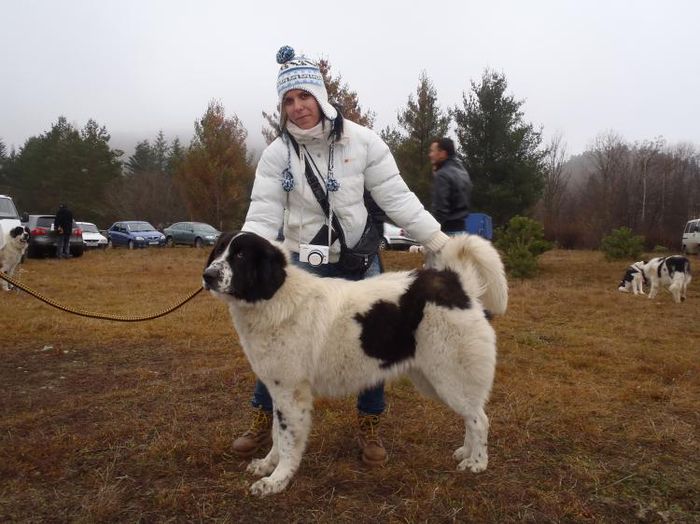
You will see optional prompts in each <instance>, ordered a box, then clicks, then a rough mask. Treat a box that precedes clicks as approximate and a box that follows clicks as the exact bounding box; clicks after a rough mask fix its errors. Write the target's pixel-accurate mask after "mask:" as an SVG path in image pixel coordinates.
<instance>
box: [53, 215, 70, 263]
mask: <svg viewBox="0 0 700 524" xmlns="http://www.w3.org/2000/svg"><path fill="white" fill-rule="evenodd" d="M53 229H54V231H55V232H56V235H58V241H57V243H56V258H70V256H71V254H70V236H71V233H72V231H73V213H72V212H71V210H70V209H68V206H66V204H59V206H58V211H56V217H55V218H54V220H53Z"/></svg>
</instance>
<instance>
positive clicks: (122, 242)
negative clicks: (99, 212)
mask: <svg viewBox="0 0 700 524" xmlns="http://www.w3.org/2000/svg"><path fill="white" fill-rule="evenodd" d="M107 241H108V242H109V245H111V246H113V247H117V246H126V247H128V248H129V249H134V248H137V247H148V246H160V247H162V246H164V245H165V235H164V234H163V233H161V232H160V231H158V230H157V229H156V228H155V227H153V226H152V225H151V224H149V223H148V222H144V221H142V220H124V221H122V222H115V223H114V224H112V227H110V228H109V229H108V230H107Z"/></svg>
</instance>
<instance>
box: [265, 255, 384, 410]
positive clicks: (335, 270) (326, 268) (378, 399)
mask: <svg viewBox="0 0 700 524" xmlns="http://www.w3.org/2000/svg"><path fill="white" fill-rule="evenodd" d="M292 262H293V263H294V264H295V265H296V266H299V267H301V268H302V269H305V270H306V271H308V272H309V273H313V274H314V275H318V276H320V277H323V278H328V277H338V278H344V279H345V280H362V279H364V278H367V277H372V276H374V275H378V274H379V273H381V272H382V269H381V266H380V260H379V256H377V257H375V259H374V262H372V265H371V266H370V267H369V269H368V270H367V272H366V273H365V274H364V275H356V274H350V273H344V272H343V271H342V270H341V269H340V268H339V267H338V264H323V265H321V266H318V267H313V266H310V265H309V264H306V263H304V262H299V255H298V254H297V253H292ZM251 404H252V405H253V407H254V408H260V407H261V408H262V409H264V410H265V411H272V398H271V397H270V393H269V391H268V390H267V387H265V384H263V383H262V382H260V380H256V382H255V390H254V391H253V399H252V400H251ZM357 409H358V410H359V411H362V412H363V413H367V414H370V415H379V414H380V413H383V412H384V384H383V383H382V384H379V385H378V386H375V387H373V388H371V389H367V390H365V391H363V392H362V393H360V394H359V395H358V396H357Z"/></svg>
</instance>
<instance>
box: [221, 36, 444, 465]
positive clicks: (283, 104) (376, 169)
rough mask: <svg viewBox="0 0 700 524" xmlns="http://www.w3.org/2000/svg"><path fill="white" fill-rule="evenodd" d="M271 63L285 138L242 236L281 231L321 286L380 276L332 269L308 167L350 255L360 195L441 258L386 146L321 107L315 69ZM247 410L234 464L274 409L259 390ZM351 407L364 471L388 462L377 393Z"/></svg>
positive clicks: (334, 262) (266, 155) (334, 242)
mask: <svg viewBox="0 0 700 524" xmlns="http://www.w3.org/2000/svg"><path fill="white" fill-rule="evenodd" d="M277 62H278V63H280V64H281V68H280V72H279V75H278V79H277V91H278V94H279V97H280V114H281V129H282V130H283V132H282V135H281V136H280V137H278V138H277V139H276V140H275V141H274V142H272V144H270V145H269V146H268V147H267V149H265V151H264V152H263V154H262V157H261V158H260V161H259V163H258V167H257V171H256V173H255V182H254V185H253V192H252V195H251V203H250V208H249V209H248V214H247V216H246V220H245V224H244V225H243V227H242V230H243V231H250V232H253V233H257V234H258V235H261V236H263V237H265V238H268V239H271V240H272V239H275V238H277V237H278V235H279V232H280V230H282V231H283V235H284V243H285V246H286V247H287V248H288V249H289V250H290V252H291V253H292V259H293V261H294V262H295V263H297V264H299V265H300V266H302V267H303V268H304V269H307V270H309V271H311V272H313V273H316V274H318V275H320V276H323V277H341V278H347V279H350V280H359V279H361V278H366V277H368V276H372V275H374V274H377V273H379V263H378V259H377V257H374V261H373V262H372V263H371V265H369V268H368V269H367V270H366V271H365V272H364V273H357V272H352V273H351V272H348V271H347V270H345V269H343V267H341V265H340V264H338V259H339V256H340V244H341V243H340V241H339V240H338V239H337V238H336V236H335V234H334V236H333V237H331V238H330V239H329V236H328V227H329V218H328V216H327V215H326V213H325V212H324V211H323V210H322V208H321V205H320V204H319V202H318V200H317V199H316V197H315V196H314V192H313V191H312V189H311V187H310V186H309V183H308V181H307V177H306V175H305V166H306V163H307V162H308V164H309V166H313V168H312V172H313V173H314V175H315V176H316V177H317V180H318V182H319V183H320V187H321V189H322V190H323V193H324V194H325V195H326V196H327V199H328V202H329V204H330V208H331V212H332V214H333V215H335V216H336V217H337V219H338V222H339V224H340V227H341V228H342V231H343V233H344V236H345V243H346V245H347V246H349V247H351V248H352V247H354V246H355V245H356V244H357V243H358V241H359V240H360V238H361V237H362V234H363V232H364V231H365V227H366V225H367V223H368V214H367V209H366V207H365V204H364V198H363V197H364V193H365V190H367V191H369V193H370V194H371V196H372V198H373V199H374V201H375V202H376V203H377V204H378V205H379V207H381V208H382V210H383V211H384V212H385V213H386V215H387V216H389V218H391V220H392V221H393V222H395V223H396V224H397V225H399V226H400V227H402V228H404V229H406V230H407V231H408V233H409V234H410V235H411V236H412V237H413V238H415V239H416V240H418V241H419V242H421V243H422V244H423V245H424V246H425V247H426V248H427V249H430V250H433V251H438V250H439V249H440V248H441V247H442V245H443V244H444V243H445V241H446V239H447V236H446V235H445V234H444V233H442V232H441V231H440V224H439V223H438V222H437V221H436V220H435V219H434V218H433V217H432V216H431V215H430V214H429V213H428V212H427V211H426V210H425V209H424V208H423V205H422V204H421V203H420V201H419V200H418V198H417V197H416V196H415V195H414V194H413V193H412V192H411V191H410V190H409V188H408V186H407V185H406V183H405V182H404V181H403V179H402V178H401V175H400V174H399V170H398V168H397V166H396V162H395V160H394V158H393V156H392V155H391V152H390V151H389V148H388V146H387V145H386V144H385V143H384V142H383V141H382V140H381V138H379V136H377V134H376V133H374V132H373V131H372V130H370V129H368V128H365V127H362V126H360V125H358V124H355V123H354V122H350V121H348V120H344V119H343V117H342V115H340V114H339V113H338V111H337V110H336V109H335V108H334V107H333V106H332V105H331V104H330V103H329V102H328V95H327V92H326V88H325V84H324V81H323V77H322V75H321V72H320V70H319V68H318V66H317V65H316V64H315V63H313V62H311V61H310V60H308V59H306V58H305V57H303V56H295V55H294V50H293V49H291V48H290V47H288V46H285V47H282V48H281V49H280V50H279V52H278V53H277ZM331 231H332V232H333V231H334V230H333V228H331ZM309 244H311V245H321V246H324V247H328V257H327V259H328V260H327V262H328V263H324V264H320V265H317V266H312V265H310V264H308V263H305V262H299V253H300V251H302V258H303V255H304V252H305V251H306V250H304V248H303V247H302V246H304V245H309ZM252 405H253V408H254V410H255V413H254V417H253V423H252V425H251V427H250V429H249V430H248V431H246V432H245V433H244V434H243V435H242V436H241V437H239V438H238V439H236V440H235V441H234V444H233V450H234V452H236V453H237V454H238V455H240V456H250V455H253V454H254V453H255V452H256V451H258V449H260V448H261V447H262V446H265V445H268V444H269V443H270V442H271V437H270V431H271V426H272V415H271V412H272V400H271V398H270V395H269V393H268V391H267V388H265V386H264V384H262V383H261V382H260V381H258V382H257V383H256V387H255V393H254V395H253V400H252ZM357 408H358V421H359V434H358V442H359V445H360V448H361V451H362V460H363V462H365V463H366V464H369V465H380V464H384V463H386V461H387V454H386V451H385V449H384V446H383V445H382V441H381V439H380V438H379V436H378V432H377V426H378V424H379V416H380V415H381V413H382V412H383V411H384V387H383V385H380V386H378V387H376V388H373V389H370V390H367V391H366V392H364V393H362V394H360V395H359V396H358V401H357Z"/></svg>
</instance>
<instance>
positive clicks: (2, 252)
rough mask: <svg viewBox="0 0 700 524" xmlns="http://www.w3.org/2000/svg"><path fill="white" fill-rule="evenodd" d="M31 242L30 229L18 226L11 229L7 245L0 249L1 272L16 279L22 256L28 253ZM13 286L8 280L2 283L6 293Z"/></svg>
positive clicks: (6, 240) (8, 233) (7, 237)
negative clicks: (28, 245)
mask: <svg viewBox="0 0 700 524" xmlns="http://www.w3.org/2000/svg"><path fill="white" fill-rule="evenodd" d="M28 242H29V228H27V227H22V226H17V227H13V228H12V229H10V230H9V231H8V232H7V233H6V235H5V243H4V244H3V246H2V248H0V271H2V272H3V273H5V274H6V275H8V276H10V277H14V275H15V272H16V271H17V267H18V266H19V263H20V262H21V261H22V255H24V253H25V252H26V251H27V244H28ZM11 287H12V286H11V285H10V283H9V282H7V281H6V280H3V281H2V288H3V289H4V290H5V291H9V290H10V289H11Z"/></svg>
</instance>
